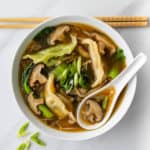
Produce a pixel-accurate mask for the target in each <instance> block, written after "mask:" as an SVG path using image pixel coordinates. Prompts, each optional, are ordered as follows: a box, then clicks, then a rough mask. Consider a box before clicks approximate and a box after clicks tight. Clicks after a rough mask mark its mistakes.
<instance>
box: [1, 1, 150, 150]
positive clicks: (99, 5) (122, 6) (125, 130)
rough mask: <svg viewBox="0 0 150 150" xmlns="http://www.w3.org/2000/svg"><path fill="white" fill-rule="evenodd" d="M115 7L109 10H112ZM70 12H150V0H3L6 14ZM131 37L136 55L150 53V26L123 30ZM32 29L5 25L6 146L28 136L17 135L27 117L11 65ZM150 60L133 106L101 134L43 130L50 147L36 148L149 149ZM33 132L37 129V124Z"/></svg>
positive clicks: (12, 146)
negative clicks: (73, 136)
mask: <svg viewBox="0 0 150 150" xmlns="http://www.w3.org/2000/svg"><path fill="white" fill-rule="evenodd" d="M108 8H109V9H108ZM64 14H84V15H148V16H150V1H149V0H126V1H125V2H124V1H120V0H104V3H103V1H102V0H82V2H80V0H75V1H73V0H54V1H53V0H44V1H43V0H32V2H31V0H24V1H23V0H22V1H20V0H13V1H9V0H5V1H4V0H0V17H16V16H48V15H53V16H54V15H64ZM117 30H118V31H119V32H120V33H121V35H122V36H123V37H124V38H125V40H126V41H127V42H128V44H129V46H130V47H131V49H132V51H133V54H134V55H136V54H138V53H139V52H140V51H142V52H144V53H145V54H147V56H148V57H150V42H149V41H150V27H148V28H134V29H117ZM28 32H29V30H1V29H0V68H1V71H0V91H1V92H0V94H1V96H0V98H1V100H0V102H1V104H0V118H1V121H0V149H1V150H10V149H15V148H16V146H17V145H18V144H19V143H20V142H21V141H22V140H23V139H17V138H16V132H17V130H18V128H19V126H20V125H21V124H22V123H23V122H24V121H26V119H25V118H24V116H23V115H22V114H21V112H20V110H19V109H18V107H17V105H16V103H15V99H14V96H13V93H12V89H11V87H10V82H11V77H10V75H11V74H10V73H11V70H10V67H11V64H12V59H13V56H14V52H15V51H16V49H17V47H18V45H19V44H20V42H21V41H22V39H23V38H24V36H25V35H26V34H27V33H28ZM149 69H150V61H149V60H148V62H147V64H146V65H145V66H144V67H143V68H142V70H141V71H140V72H139V74H138V87H137V92H136V96H135V99H134V102H133V104H132V106H131V107H130V109H129V111H128V113H127V114H126V116H125V117H124V118H123V119H122V120H121V122H120V123H119V124H118V125H117V126H116V127H115V128H113V129H112V130H111V131H110V132H108V133H106V134H105V135H103V136H101V137H97V138H95V139H92V140H88V141H82V142H67V141H60V140H55V139H51V138H49V137H47V136H46V135H43V134H42V135H41V136H42V137H43V138H44V139H45V141H46V142H47V147H46V148H41V147H38V146H35V145H34V146H32V147H31V149H32V150H35V149H36V150H40V149H45V150H48V149H52V150H57V149H58V150H59V149H61V150H66V149H69V150H75V149H78V150H83V149H86V150H91V149H94V150H100V149H102V150H103V149H105V150H110V149H111V150H116V149H118V150H120V149H121V150H126V149H129V150H132V149H134V150H141V149H142V150H149V149H150V142H149V139H150V117H149V114H150V100H149V97H150V92H149V90H150V79H149V77H150V70H149ZM30 130H31V131H36V129H35V127H34V126H31V128H30Z"/></svg>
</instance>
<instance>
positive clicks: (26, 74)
mask: <svg viewBox="0 0 150 150" xmlns="http://www.w3.org/2000/svg"><path fill="white" fill-rule="evenodd" d="M32 67H33V64H32V63H31V64H29V65H28V66H27V67H26V68H25V70H24V72H23V76H22V83H23V88H24V91H25V92H26V94H29V93H30V91H31V89H30V87H29V85H28V80H29V77H30V73H31V70H32Z"/></svg>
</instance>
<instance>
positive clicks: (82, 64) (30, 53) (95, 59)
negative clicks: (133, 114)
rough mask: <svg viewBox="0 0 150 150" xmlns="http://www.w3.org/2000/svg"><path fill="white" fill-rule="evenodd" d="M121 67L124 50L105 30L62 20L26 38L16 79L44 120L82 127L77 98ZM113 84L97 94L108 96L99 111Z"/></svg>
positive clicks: (60, 127)
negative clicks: (77, 118)
mask: <svg viewBox="0 0 150 150" xmlns="http://www.w3.org/2000/svg"><path fill="white" fill-rule="evenodd" d="M125 67H126V58H125V55H124V52H123V50H122V49H121V48H120V47H118V46H117V44H116V43H115V42H114V41H113V40H112V39H111V38H110V37H109V36H108V35H106V34H105V33H103V32H102V31H100V30H98V29H96V28H94V27H92V26H89V25H85V24H79V23H66V24H61V25H57V26H53V27H46V28H44V29H43V30H41V31H40V32H39V33H38V34H37V35H36V36H35V37H34V38H33V40H32V41H31V42H30V43H29V45H28V46H27V48H26V49H25V51H24V54H23V56H22V59H21V61H20V68H19V85H20V90H21V93H22V96H23V98H24V100H25V102H26V104H27V106H28V107H29V109H30V110H31V111H32V112H33V114H34V115H35V116H36V117H37V118H38V119H39V120H40V121H42V122H43V123H44V124H46V125H48V126H49V127H51V128H55V129H57V130H61V131H84V129H82V128H81V127H80V126H79V125H78V123H77V121H76V109H77V106H78V104H79V103H80V102H81V101H82V99H83V98H84V97H86V96H87V95H88V94H90V93H92V92H93V91H95V90H96V89H98V88H100V87H103V86H104V85H106V84H107V83H109V82H110V81H112V80H113V79H114V78H116V77H117V75H118V74H119V73H120V72H121V71H122V70H123V69H124V68H125ZM112 89H113V88H111V89H108V90H107V91H105V92H104V93H102V94H101V95H97V97H107V103H106V104H103V105H105V110H104V111H102V113H103V114H102V115H103V116H104V115H105V114H106V113H107V111H108V110H109V104H110V103H111V100H112V99H113V98H110V93H111V91H112ZM122 93H123V94H122V95H124V93H125V90H123V92H122ZM112 97H113V96H112ZM122 100H123V96H122V97H119V99H118V102H119V103H121V101H122ZM93 101H98V99H97V98H96V97H95V98H93ZM105 101H106V100H105ZM100 103H101V102H100ZM99 107H100V108H101V107H102V104H100V105H99ZM114 111H115V110H114Z"/></svg>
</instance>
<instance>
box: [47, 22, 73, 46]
mask: <svg viewBox="0 0 150 150" xmlns="http://www.w3.org/2000/svg"><path fill="white" fill-rule="evenodd" d="M69 31H70V27H69V26H68V25H61V26H58V27H57V28H56V30H55V31H53V32H52V33H51V34H50V36H49V37H48V39H47V41H48V43H49V44H50V45H55V42H56V41H62V40H63V39H64V33H65V32H69Z"/></svg>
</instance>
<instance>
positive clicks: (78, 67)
mask: <svg viewBox="0 0 150 150" xmlns="http://www.w3.org/2000/svg"><path fill="white" fill-rule="evenodd" d="M81 61H82V59H81V57H78V60H77V71H78V73H79V74H80V71H81V64H82V62H81Z"/></svg>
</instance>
